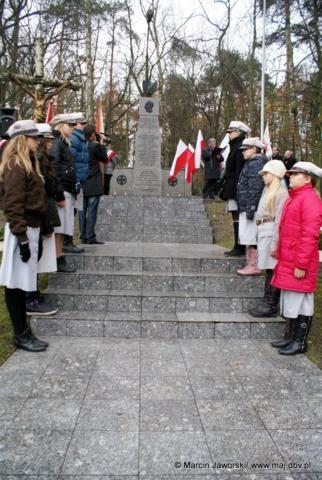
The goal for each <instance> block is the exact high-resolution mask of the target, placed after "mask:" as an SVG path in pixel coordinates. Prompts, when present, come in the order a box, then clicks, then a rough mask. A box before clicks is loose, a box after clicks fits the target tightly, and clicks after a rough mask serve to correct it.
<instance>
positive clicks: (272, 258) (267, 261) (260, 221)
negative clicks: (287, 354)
mask: <svg viewBox="0 0 322 480" xmlns="http://www.w3.org/2000/svg"><path fill="white" fill-rule="evenodd" d="M258 173H259V175H261V176H262V177H263V180H264V185H265V186H264V190H263V192H262V196H261V198H260V201H259V205H258V209H257V212H256V215H255V220H256V225H257V255H258V259H257V267H258V268H259V269H260V270H265V271H266V272H265V277H266V278H265V294H264V299H263V302H262V303H260V304H259V305H257V306H256V307H253V308H250V309H249V313H250V314H251V315H252V316H253V317H276V316H277V304H278V301H279V295H280V290H279V289H278V288H276V287H273V286H272V285H271V284H270V283H271V280H272V276H273V270H274V268H275V266H276V263H277V260H276V248H277V242H278V227H279V222H280V218H281V214H282V210H283V207H284V204H285V202H286V200H287V198H288V192H287V190H286V188H285V187H284V186H283V185H282V183H281V181H282V179H283V178H284V176H285V173H286V168H285V166H284V164H283V162H281V161H280V160H271V161H269V162H267V163H266V164H265V165H264V167H263V169H262V170H261V171H260V172H258Z"/></svg>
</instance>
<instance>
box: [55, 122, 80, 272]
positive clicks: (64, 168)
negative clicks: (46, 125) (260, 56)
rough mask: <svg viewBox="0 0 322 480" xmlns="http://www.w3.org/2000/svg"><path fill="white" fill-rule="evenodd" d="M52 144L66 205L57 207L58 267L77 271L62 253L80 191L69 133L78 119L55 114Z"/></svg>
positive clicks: (70, 233)
mask: <svg viewBox="0 0 322 480" xmlns="http://www.w3.org/2000/svg"><path fill="white" fill-rule="evenodd" d="M51 125H52V127H53V135H54V140H53V146H52V149H51V150H50V152H49V153H50V155H51V156H52V162H51V165H52V167H53V170H54V173H55V177H56V179H57V181H58V182H59V183H60V184H61V185H62V186H63V189H64V197H65V200H64V205H63V206H58V215H59V218H60V223H61V226H60V227H56V228H55V240H56V252H57V270H58V271H59V272H75V271H76V268H75V266H74V265H73V264H67V262H66V259H65V256H64V255H63V250H62V249H63V243H64V235H69V236H73V233H74V206H75V197H76V195H77V193H78V191H77V180H76V170H75V163H74V159H73V157H72V154H71V151H70V145H71V142H70V136H71V134H72V132H73V128H74V127H75V125H76V123H75V118H74V117H73V116H72V115H71V114H68V113H65V114H60V115H56V116H55V117H54V118H53V119H52V121H51Z"/></svg>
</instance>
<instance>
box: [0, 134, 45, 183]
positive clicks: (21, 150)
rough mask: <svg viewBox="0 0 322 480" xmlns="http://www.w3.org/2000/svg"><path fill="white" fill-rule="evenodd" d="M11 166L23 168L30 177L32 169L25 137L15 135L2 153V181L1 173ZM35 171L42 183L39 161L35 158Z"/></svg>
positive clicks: (0, 167)
mask: <svg viewBox="0 0 322 480" xmlns="http://www.w3.org/2000/svg"><path fill="white" fill-rule="evenodd" d="M13 165H19V166H20V167H22V168H24V169H25V170H26V172H27V174H28V175H30V174H31V173H32V172H33V170H34V168H33V165H32V163H31V160H30V149H29V147H28V144H27V142H26V137H25V135H17V136H16V137H13V138H11V139H10V140H9V142H8V143H7V144H6V147H5V149H4V151H3V156H2V160H1V164H0V179H1V180H3V172H4V170H5V168H8V169H9V170H10V169H11V167H12V166H13ZM35 171H36V174H37V175H38V176H39V177H40V178H41V179H42V180H43V181H44V177H43V176H42V174H41V171H40V166H39V160H38V158H37V157H36V156H35Z"/></svg>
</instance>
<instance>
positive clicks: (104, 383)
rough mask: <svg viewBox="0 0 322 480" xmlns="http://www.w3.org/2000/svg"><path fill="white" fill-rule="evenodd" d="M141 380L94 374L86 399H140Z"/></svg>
mask: <svg viewBox="0 0 322 480" xmlns="http://www.w3.org/2000/svg"><path fill="white" fill-rule="evenodd" d="M139 397H140V385H139V380H138V379H136V378H132V377H117V376H114V377H113V376H109V375H108V373H107V374H100V375H98V374H93V376H92V378H91V380H90V383H89V385H88V388H87V391H86V397H85V400H98V399H102V400H117V399H119V398H120V399H127V400H139Z"/></svg>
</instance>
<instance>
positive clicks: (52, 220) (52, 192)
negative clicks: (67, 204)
mask: <svg viewBox="0 0 322 480" xmlns="http://www.w3.org/2000/svg"><path fill="white" fill-rule="evenodd" d="M52 160H53V157H51V156H48V155H47V153H46V152H43V153H42V154H41V156H40V157H39V162H40V169H41V173H42V174H43V176H44V179H45V190H46V196H47V203H48V206H47V210H46V212H45V214H44V215H43V219H42V229H41V231H42V234H43V235H46V234H48V233H52V232H53V231H54V227H60V225H61V223H60V219H59V215H58V211H57V205H56V202H60V201H62V200H65V197H64V188H63V186H62V185H61V184H60V183H59V182H58V181H57V179H56V177H55V175H54V172H53V169H52V167H51V162H52Z"/></svg>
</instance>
